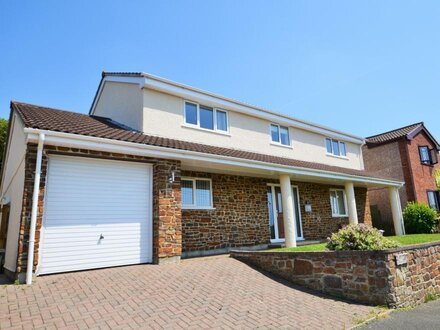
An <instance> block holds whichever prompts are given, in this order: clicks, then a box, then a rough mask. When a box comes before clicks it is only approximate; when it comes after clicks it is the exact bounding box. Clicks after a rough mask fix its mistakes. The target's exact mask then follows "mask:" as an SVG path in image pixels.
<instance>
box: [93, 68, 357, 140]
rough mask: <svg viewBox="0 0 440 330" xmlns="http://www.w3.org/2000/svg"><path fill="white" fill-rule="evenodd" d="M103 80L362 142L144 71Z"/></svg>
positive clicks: (347, 135)
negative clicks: (130, 84)
mask: <svg viewBox="0 0 440 330" xmlns="http://www.w3.org/2000/svg"><path fill="white" fill-rule="evenodd" d="M105 81H112V82H125V83H132V84H139V85H140V86H141V87H143V88H149V89H153V90H157V91H159V92H163V93H166V94H171V95H176V96H179V97H182V98H183V99H188V100H192V101H197V102H201V103H203V102H204V103H206V105H210V106H213V107H219V108H224V109H225V110H231V111H236V112H240V113H244V114H247V115H250V116H254V117H258V118H262V119H266V120H268V121H271V122H276V123H278V124H281V125H286V126H292V127H296V128H300V129H304V130H306V131H312V132H315V133H318V134H321V135H324V136H327V137H332V138H335V139H339V140H342V141H347V142H352V143H355V144H364V143H365V140H364V138H362V137H359V136H355V135H352V134H347V133H344V132H341V131H338V130H334V129H331V128H329V127H325V126H322V125H318V124H315V123H311V122H308V121H305V120H300V119H296V118H293V117H289V116H285V115H283V114H280V113H275V112H272V111H270V110H267V109H263V108H260V107H256V106H252V105H249V104H246V103H243V102H240V101H237V100H234V99H230V98H227V97H224V96H221V95H217V94H214V93H210V92H207V91H204V90H201V89H197V88H194V87H191V86H186V85H183V84H179V83H176V82H174V81H170V80H167V79H163V78H160V77H156V76H153V75H149V74H143V75H142V76H138V77H130V76H111V75H107V76H105V77H104V78H103V83H102V84H101V85H102V86H103V85H104V83H105ZM100 87H101V86H100ZM101 91H102V88H100V90H98V96H97V97H96V100H98V99H99V94H100V93H101ZM95 105H96V104H95V103H94V104H93V105H92V111H91V114H93V111H94V107H95Z"/></svg>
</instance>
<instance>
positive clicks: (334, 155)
mask: <svg viewBox="0 0 440 330" xmlns="http://www.w3.org/2000/svg"><path fill="white" fill-rule="evenodd" d="M327 140H330V144H331V146H332V152H331V153H330V152H328V150H327ZM333 142H337V143H338V145H339V153H341V144H342V145H344V147H345V156H342V155H336V154H334V151H333ZM324 146H325V153H326V154H327V156H331V157H337V158H343V159H348V157H347V143H346V142H344V141H339V140H336V139H332V138H329V137H326V138H325V139H324Z"/></svg>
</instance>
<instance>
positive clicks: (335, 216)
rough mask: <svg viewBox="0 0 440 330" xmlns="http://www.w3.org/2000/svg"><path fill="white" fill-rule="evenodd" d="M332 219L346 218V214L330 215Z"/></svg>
mask: <svg viewBox="0 0 440 330" xmlns="http://www.w3.org/2000/svg"><path fill="white" fill-rule="evenodd" d="M332 218H348V214H332Z"/></svg>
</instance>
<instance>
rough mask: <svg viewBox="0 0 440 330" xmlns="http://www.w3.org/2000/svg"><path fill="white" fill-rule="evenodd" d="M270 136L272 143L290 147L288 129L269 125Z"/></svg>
mask: <svg viewBox="0 0 440 330" xmlns="http://www.w3.org/2000/svg"><path fill="white" fill-rule="evenodd" d="M270 136H271V138H272V142H275V143H280V144H282V145H285V146H290V136H289V128H288V127H286V126H280V125H277V124H270Z"/></svg>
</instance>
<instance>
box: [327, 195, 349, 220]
mask: <svg viewBox="0 0 440 330" xmlns="http://www.w3.org/2000/svg"><path fill="white" fill-rule="evenodd" d="M338 191H342V195H343V196H344V208H345V214H338V213H334V210H333V203H332V194H331V193H332V192H335V195H336V196H338V195H337V194H336V192H338ZM329 197H330V208H331V211H332V217H333V218H346V217H348V209H347V196H346V194H345V190H344V189H336V188H332V189H330V191H329Z"/></svg>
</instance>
